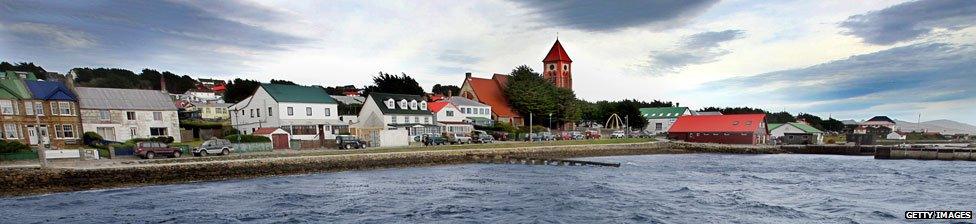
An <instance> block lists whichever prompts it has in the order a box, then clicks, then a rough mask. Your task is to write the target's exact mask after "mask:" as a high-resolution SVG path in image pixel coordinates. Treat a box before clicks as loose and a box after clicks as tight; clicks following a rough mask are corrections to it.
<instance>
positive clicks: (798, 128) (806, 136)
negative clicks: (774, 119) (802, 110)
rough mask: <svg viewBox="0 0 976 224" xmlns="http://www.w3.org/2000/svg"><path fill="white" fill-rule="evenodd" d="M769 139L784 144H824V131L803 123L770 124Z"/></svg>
mask: <svg viewBox="0 0 976 224" xmlns="http://www.w3.org/2000/svg"><path fill="white" fill-rule="evenodd" d="M769 137H770V139H775V140H777V141H779V142H780V143H782V144H804V145H805V144H823V131H820V130H819V129H817V128H814V127H813V126H810V125H809V124H806V123H801V122H790V123H783V124H769Z"/></svg>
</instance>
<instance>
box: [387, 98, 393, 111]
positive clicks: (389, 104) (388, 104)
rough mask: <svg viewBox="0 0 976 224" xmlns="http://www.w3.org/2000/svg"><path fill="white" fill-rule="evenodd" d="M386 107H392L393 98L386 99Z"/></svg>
mask: <svg viewBox="0 0 976 224" xmlns="http://www.w3.org/2000/svg"><path fill="white" fill-rule="evenodd" d="M386 108H390V109H393V99H386Z"/></svg>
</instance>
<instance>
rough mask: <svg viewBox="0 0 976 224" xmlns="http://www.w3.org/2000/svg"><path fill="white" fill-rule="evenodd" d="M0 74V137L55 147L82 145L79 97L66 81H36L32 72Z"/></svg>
mask: <svg viewBox="0 0 976 224" xmlns="http://www.w3.org/2000/svg"><path fill="white" fill-rule="evenodd" d="M3 74H4V75H3V77H0V121H2V127H0V128H2V132H3V138H4V139H5V140H7V141H19V142H21V143H24V144H29V145H32V146H42V145H45V144H50V146H51V147H52V148H54V149H60V148H71V147H79V146H81V145H82V142H81V141H80V138H81V133H82V132H81V131H82V130H81V128H82V127H81V120H80V119H79V116H78V98H77V96H76V95H75V94H74V92H72V91H71V90H70V89H69V88H68V87H67V86H66V85H65V84H63V83H60V82H48V81H38V80H37V79H36V78H34V77H35V76H34V74H33V73H29V72H9V71H8V72H5V73H3Z"/></svg>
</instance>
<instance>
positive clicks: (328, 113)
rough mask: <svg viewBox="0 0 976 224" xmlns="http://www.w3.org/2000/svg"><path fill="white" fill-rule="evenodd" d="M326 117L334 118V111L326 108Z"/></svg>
mask: <svg viewBox="0 0 976 224" xmlns="http://www.w3.org/2000/svg"><path fill="white" fill-rule="evenodd" d="M325 116H326V117H328V116H332V111H331V110H329V108H325Z"/></svg>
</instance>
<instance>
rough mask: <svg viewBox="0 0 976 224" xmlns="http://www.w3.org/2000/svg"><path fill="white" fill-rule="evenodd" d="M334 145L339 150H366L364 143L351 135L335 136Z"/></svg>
mask: <svg viewBox="0 0 976 224" xmlns="http://www.w3.org/2000/svg"><path fill="white" fill-rule="evenodd" d="M336 145H337V146H338V147H339V149H362V148H366V141H363V140H359V138H358V137H356V136H352V135H339V136H336Z"/></svg>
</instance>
